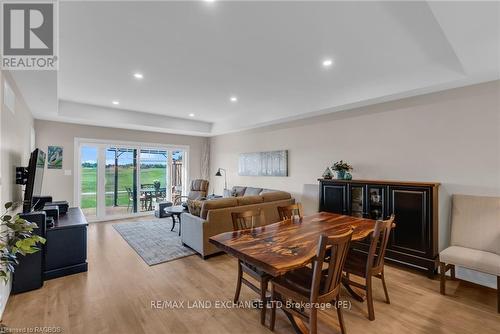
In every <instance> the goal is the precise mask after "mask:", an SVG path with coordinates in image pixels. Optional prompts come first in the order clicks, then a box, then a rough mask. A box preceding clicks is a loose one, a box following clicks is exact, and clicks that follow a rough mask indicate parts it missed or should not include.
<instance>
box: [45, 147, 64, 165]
mask: <svg viewBox="0 0 500 334" xmlns="http://www.w3.org/2000/svg"><path fill="white" fill-rule="evenodd" d="M62 164H63V148H62V147H61V146H49V149H48V153H47V168H48V169H62Z"/></svg>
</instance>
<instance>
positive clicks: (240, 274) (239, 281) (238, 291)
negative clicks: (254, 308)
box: [172, 217, 243, 303]
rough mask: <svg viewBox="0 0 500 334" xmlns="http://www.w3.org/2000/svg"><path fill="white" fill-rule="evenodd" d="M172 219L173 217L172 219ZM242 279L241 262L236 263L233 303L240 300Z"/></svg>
mask: <svg viewBox="0 0 500 334" xmlns="http://www.w3.org/2000/svg"><path fill="white" fill-rule="evenodd" d="M172 219H173V217H172ZM242 278H243V269H241V262H240V261H238V282H237V283H236V292H235V293H234V302H235V303H237V302H238V299H239V298H240V290H241V279H242Z"/></svg>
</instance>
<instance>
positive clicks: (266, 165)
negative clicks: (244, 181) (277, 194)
mask: <svg viewBox="0 0 500 334" xmlns="http://www.w3.org/2000/svg"><path fill="white" fill-rule="evenodd" d="M238 175H240V176H288V151H287V150H282V151H269V152H255V153H242V154H240V160H239V165H238Z"/></svg>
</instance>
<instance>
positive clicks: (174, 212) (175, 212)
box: [165, 205, 188, 235]
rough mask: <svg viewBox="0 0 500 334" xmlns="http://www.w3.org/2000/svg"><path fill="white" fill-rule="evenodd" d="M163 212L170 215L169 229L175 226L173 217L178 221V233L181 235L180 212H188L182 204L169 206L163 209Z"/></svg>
mask: <svg viewBox="0 0 500 334" xmlns="http://www.w3.org/2000/svg"><path fill="white" fill-rule="evenodd" d="M165 212H167V213H170V214H171V215H172V228H171V229H170V231H173V230H174V228H175V220H176V219H175V218H176V217H177V220H178V221H179V235H181V213H183V212H188V211H187V210H186V209H185V208H184V207H183V206H182V205H176V206H170V207H167V208H166V209H165Z"/></svg>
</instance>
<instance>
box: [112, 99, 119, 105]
mask: <svg viewBox="0 0 500 334" xmlns="http://www.w3.org/2000/svg"><path fill="white" fill-rule="evenodd" d="M111 103H113V104H114V105H115V106H117V105H119V104H120V101H117V100H114V101H111Z"/></svg>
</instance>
